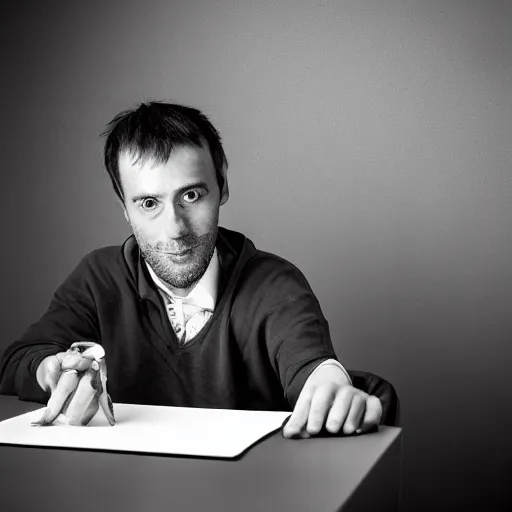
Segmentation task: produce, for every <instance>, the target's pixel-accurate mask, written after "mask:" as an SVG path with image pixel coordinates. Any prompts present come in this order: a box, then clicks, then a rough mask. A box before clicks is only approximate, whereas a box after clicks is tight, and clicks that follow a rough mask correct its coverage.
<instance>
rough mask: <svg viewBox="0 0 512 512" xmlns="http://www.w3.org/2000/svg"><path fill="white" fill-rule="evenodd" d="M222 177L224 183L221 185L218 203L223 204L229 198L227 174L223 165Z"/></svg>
mask: <svg viewBox="0 0 512 512" xmlns="http://www.w3.org/2000/svg"><path fill="white" fill-rule="evenodd" d="M222 177H223V178H224V185H223V186H222V190H221V191H220V204H221V205H223V204H225V203H227V201H228V199H229V185H228V176H227V169H226V167H224V169H223V170H222Z"/></svg>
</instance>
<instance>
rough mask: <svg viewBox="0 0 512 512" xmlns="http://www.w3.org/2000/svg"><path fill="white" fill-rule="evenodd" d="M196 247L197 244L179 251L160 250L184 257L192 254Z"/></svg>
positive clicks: (176, 256) (174, 256) (177, 256)
mask: <svg viewBox="0 0 512 512" xmlns="http://www.w3.org/2000/svg"><path fill="white" fill-rule="evenodd" d="M195 248H196V246H194V247H189V248H188V249H185V250H184V251H179V252H170V251H160V252H162V253H164V254H168V255H169V256H172V257H173V258H182V257H184V256H187V255H188V254H190V253H191V252H192V251H193V250H194V249H195Z"/></svg>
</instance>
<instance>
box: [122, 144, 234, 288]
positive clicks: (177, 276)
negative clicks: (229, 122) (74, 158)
mask: <svg viewBox="0 0 512 512" xmlns="http://www.w3.org/2000/svg"><path fill="white" fill-rule="evenodd" d="M119 174H120V179H121V186H122V188H123V192H124V198H125V201H124V213H125V217H126V219H127V220H128V222H129V223H130V225H131V227H132V230H133V234H134V235H135V238H136V240H137V243H138V244H139V247H140V250H141V253H142V255H143V256H144V258H145V260H146V261H147V262H148V263H149V264H150V266H151V268H152V269H153V270H154V271H155V273H156V275H157V276H158V277H159V278H160V279H162V280H163V281H165V282H166V283H167V284H169V285H170V286H171V287H172V288H174V289H175V291H176V292H177V293H180V294H182V295H184V294H186V293H188V290H189V289H190V288H191V287H192V286H193V285H194V284H195V283H196V282H197V281H199V279H201V277H202V275H203V274H204V272H205V271H206V269H207V268H208V265H209V263H210V260H211V257H212V255H213V251H214V248H215V242H216V239H217V225H218V219H219V207H220V205H221V204H224V203H225V202H226V200H227V188H225V189H224V191H223V192H222V193H221V191H220V190H219V186H218V183H217V177H216V174H215V167H214V164H213V161H212V158H211V155H210V151H209V150H208V148H207V146H206V147H198V146H179V147H177V148H175V149H174V150H173V152H172V153H171V156H170V158H169V160H168V161H167V162H166V163H164V164H160V163H156V162H155V161H154V160H151V159H149V160H147V161H145V162H143V163H142V164H141V163H136V158H135V157H134V156H133V155H131V154H130V153H129V152H127V151H125V152H122V153H121V154H120V155H119Z"/></svg>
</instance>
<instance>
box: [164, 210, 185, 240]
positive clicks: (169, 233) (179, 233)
mask: <svg viewBox="0 0 512 512" xmlns="http://www.w3.org/2000/svg"><path fill="white" fill-rule="evenodd" d="M166 210H167V211H166V215H165V220H164V230H165V236H166V239H173V238H182V237H184V236H185V235H186V234H187V233H188V219H187V217H186V212H184V211H183V209H182V208H180V206H179V205H176V204H170V205H168V206H167V208H166Z"/></svg>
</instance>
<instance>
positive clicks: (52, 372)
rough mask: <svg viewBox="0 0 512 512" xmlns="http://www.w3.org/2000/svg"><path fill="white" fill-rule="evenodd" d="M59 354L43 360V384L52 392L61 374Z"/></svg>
mask: <svg viewBox="0 0 512 512" xmlns="http://www.w3.org/2000/svg"><path fill="white" fill-rule="evenodd" d="M59 355H60V354H57V355H55V356H50V357H48V358H47V360H45V361H44V363H43V364H44V365H45V368H44V384H45V386H46V390H47V391H48V390H49V391H50V392H51V393H53V391H54V389H55V388H56V387H57V383H58V382H59V379H60V376H61V374H62V370H61V367H60V359H59V357H58V356H59Z"/></svg>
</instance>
